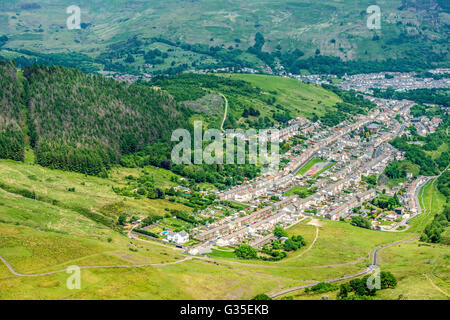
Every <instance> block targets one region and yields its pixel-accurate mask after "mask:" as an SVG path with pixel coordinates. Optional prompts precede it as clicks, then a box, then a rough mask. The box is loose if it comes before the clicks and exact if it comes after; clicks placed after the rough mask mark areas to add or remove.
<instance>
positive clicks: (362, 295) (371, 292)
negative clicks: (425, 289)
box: [337, 271, 397, 300]
mask: <svg viewBox="0 0 450 320" xmlns="http://www.w3.org/2000/svg"><path fill="white" fill-rule="evenodd" d="M369 277H370V276H365V277H363V278H361V279H354V280H350V282H348V283H344V284H341V285H340V287H339V293H338V294H337V297H338V299H341V300H370V299H371V298H372V297H373V296H375V295H376V294H377V289H375V288H373V289H370V288H369V287H368V285H367V283H368V281H369ZM372 285H373V284H372ZM396 286H397V279H396V278H395V277H394V275H393V274H392V273H390V272H385V271H381V272H380V290H385V289H389V288H395V287H396ZM351 293H353V295H351Z"/></svg>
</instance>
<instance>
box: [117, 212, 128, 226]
mask: <svg viewBox="0 0 450 320" xmlns="http://www.w3.org/2000/svg"><path fill="white" fill-rule="evenodd" d="M126 221H127V216H126V215H124V214H121V215H120V216H119V218H118V219H117V224H118V225H120V226H123V225H125V222H126Z"/></svg>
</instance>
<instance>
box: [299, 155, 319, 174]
mask: <svg viewBox="0 0 450 320" xmlns="http://www.w3.org/2000/svg"><path fill="white" fill-rule="evenodd" d="M320 162H323V160H322V159H320V158H313V159H311V160H310V161H309V162H308V163H307V164H305V165H304V166H303V167H302V168H301V169H300V170H299V171H298V172H297V174H301V175H304V174H305V173H306V172H308V171H309V169H311V168H312V167H313V166H314V165H315V164H317V163H320Z"/></svg>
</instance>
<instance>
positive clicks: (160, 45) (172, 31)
mask: <svg viewBox="0 0 450 320" xmlns="http://www.w3.org/2000/svg"><path fill="white" fill-rule="evenodd" d="M106 2H107V3H106ZM71 4H72V2H70V1H68V0H58V1H53V0H52V1H50V0H39V1H34V2H32V3H30V2H29V1H25V0H15V1H2V3H1V4H0V30H2V33H3V34H4V35H5V36H6V38H5V39H7V40H6V41H5V40H4V41H2V42H0V46H1V45H3V49H4V50H3V51H0V56H4V57H5V58H15V59H18V62H20V63H21V64H25V65H26V64H30V63H33V62H34V61H38V62H40V63H46V64H58V65H66V66H69V67H74V66H78V67H79V68H81V69H82V70H84V71H89V72H91V71H102V70H103V71H107V72H120V73H139V74H142V73H156V74H157V73H167V72H169V73H177V72H180V71H183V70H189V69H202V68H208V67H223V66H241V67H242V66H247V67H253V68H258V69H259V68H261V67H263V66H264V65H265V64H269V65H271V66H272V67H275V66H276V62H281V63H282V64H283V65H284V66H285V67H286V68H287V69H288V70H289V71H291V72H294V73H299V72H301V70H302V69H307V70H308V71H310V72H318V71H322V72H324V71H327V68H318V67H317V66H316V67H313V66H311V65H313V64H314V65H317V64H319V65H325V66H332V67H333V66H334V67H339V68H338V69H341V68H343V70H342V73H345V72H348V73H353V72H361V71H362V70H366V69H367V68H369V69H373V70H396V69H398V70H406V69H417V68H426V67H429V66H430V65H431V63H435V62H438V63H440V64H445V60H446V59H448V54H449V47H448V26H449V21H450V15H449V7H448V4H447V2H446V1H443V0H383V1H377V3H376V4H377V5H379V6H380V8H381V14H382V29H380V30H369V29H368V28H367V19H368V17H369V15H368V14H367V13H366V9H367V8H368V7H369V6H370V5H373V4H374V3H373V1H370V0H362V1H353V0H344V1H332V0H326V1H320V2H318V1H314V0H301V1H288V0H282V1H264V2H261V1H258V0H250V1H245V2H242V1H225V2H224V1H218V0H199V1H183V0H168V1H165V2H164V5H162V4H161V3H160V1H157V0H152V1H147V0H145V1H144V0H135V1H129V0H117V1H114V2H111V1H105V0H102V1H95V2H92V1H87V0H85V1H79V3H78V5H79V6H80V8H81V9H82V17H81V20H82V21H81V22H82V24H81V30H67V28H66V19H67V17H68V16H69V15H67V14H65V9H66V8H67V7H68V6H69V5H71ZM105 7H108V10H107V11H105V10H104V8H105ZM42 12H45V13H46V14H45V15H43V14H42ZM44 16H45V19H44V18H43V17H44ZM258 34H260V35H262V37H263V38H264V39H265V41H262V42H259V41H258V40H257V39H258V38H259V39H261V37H260V36H257V37H256V38H255V35H258ZM0 36H1V34H0ZM69 52H70V53H69ZM332 57H337V58H339V59H341V60H342V61H352V62H355V61H358V63H357V64H356V65H355V64H350V65H347V64H345V63H343V62H342V61H340V60H339V59H337V60H333V59H331V58H332ZM316 58H323V59H316ZM310 59H312V60H310ZM330 59H331V60H330ZM386 59H388V60H389V59H393V60H394V61H396V63H394V62H389V63H387V64H386V63H384V64H383V63H377V62H375V60H386ZM364 61H365V62H367V61H370V62H371V63H365V64H364V63H363V64H361V63H360V62H364ZM310 66H311V67H310ZM338 71H339V73H341V70H338Z"/></svg>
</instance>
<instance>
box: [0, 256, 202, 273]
mask: <svg viewBox="0 0 450 320" xmlns="http://www.w3.org/2000/svg"><path fill="white" fill-rule="evenodd" d="M192 259H193V258H192V257H186V258H184V259H181V260H178V261H173V262H166V263H141V264H115V265H105V266H80V267H79V268H80V269H100V268H142V267H163V266H169V265H173V264H178V263H182V262H185V261H189V260H192ZM0 260H2V261H3V263H4V264H5V265H6V267H7V268H8V269H9V271H11V273H12V274H14V275H16V276H18V277H42V276H48V275H51V274H56V273H62V272H66V271H67V268H66V269H63V270H57V271H49V272H43V273H35V274H25V273H20V272H17V271H16V270H14V268H13V267H12V266H11V265H10V264H9V263H8V261H6V259H5V258H3V257H2V256H0Z"/></svg>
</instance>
